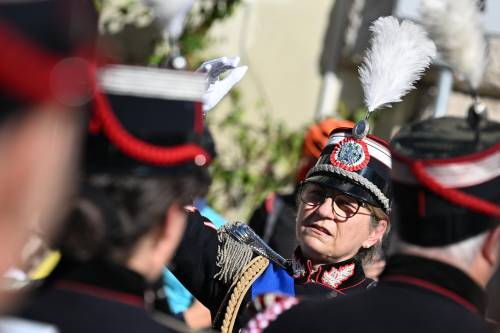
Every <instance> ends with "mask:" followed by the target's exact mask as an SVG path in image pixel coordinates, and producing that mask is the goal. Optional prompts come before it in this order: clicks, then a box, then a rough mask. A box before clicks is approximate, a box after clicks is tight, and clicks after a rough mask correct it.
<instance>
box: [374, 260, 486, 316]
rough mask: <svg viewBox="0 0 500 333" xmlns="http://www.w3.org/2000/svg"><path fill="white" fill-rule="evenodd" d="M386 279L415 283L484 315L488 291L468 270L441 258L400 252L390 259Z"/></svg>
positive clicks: (385, 271)
mask: <svg viewBox="0 0 500 333" xmlns="http://www.w3.org/2000/svg"><path fill="white" fill-rule="evenodd" d="M380 281H382V282H398V283H406V284H410V285H414V286H417V287H421V288H424V289H427V290H429V291H432V292H435V293H437V294H440V295H442V296H444V297H447V298H449V299H451V300H453V301H455V302H456V303H459V304H461V305H462V306H464V307H465V308H467V309H468V310H469V311H471V312H475V313H477V314H479V315H481V316H483V317H484V315H485V309H486V294H485V292H484V291H483V289H482V288H481V287H480V286H479V285H478V284H476V283H475V282H474V281H473V280H472V279H471V278H470V277H469V276H467V274H465V272H463V271H461V270H460V269H458V268H455V267H453V266H450V265H448V264H445V263H443V262H440V261H436V260H432V259H427V258H423V257H417V256H410V255H402V254H398V255H395V256H393V257H392V258H390V259H389V261H388V263H387V267H386V269H385V270H384V272H383V273H382V275H381V277H380Z"/></svg>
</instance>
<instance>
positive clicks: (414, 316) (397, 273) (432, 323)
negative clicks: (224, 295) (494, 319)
mask: <svg viewBox="0 0 500 333" xmlns="http://www.w3.org/2000/svg"><path fill="white" fill-rule="evenodd" d="M484 311H485V295H484V292H483V291H482V289H481V288H480V287H479V286H478V285H477V284H476V283H475V282H474V281H472V280H471V279H470V278H469V277H468V276H467V275H466V274H465V273H463V272H462V271H460V270H458V269H456V268H454V267H452V266H449V265H447V264H444V263H441V262H437V261H433V260H429V259H424V258H421V257H414V256H406V255H397V256H394V257H393V258H391V259H390V260H389V262H388V264H387V268H386V270H385V271H384V273H383V274H382V275H381V277H380V281H379V283H378V285H377V287H376V288H372V289H369V290H367V291H366V292H364V293H359V294H356V295H349V296H347V297H341V298H337V299H334V300H322V301H316V300H310V301H303V302H299V304H298V305H296V306H293V307H291V308H290V310H288V311H285V312H284V313H282V314H281V315H280V316H279V317H277V319H275V320H274V321H273V320H271V322H270V323H264V324H265V325H262V322H255V320H252V322H251V325H252V326H253V327H263V326H267V328H266V329H265V332H353V333H357V332H363V333H364V332H384V333H392V332H394V333H396V332H398V333H399V332H406V333H413V332H414V333H417V332H418V333H422V332H425V333H432V332H440V333H441V332H453V333H460V332H468V333H472V332H474V333H480V332H489V328H488V327H487V325H486V323H485V321H484V319H483V318H484ZM261 319H264V320H265V318H261ZM252 331H253V332H259V331H261V330H258V329H257V330H256V329H253V330H252Z"/></svg>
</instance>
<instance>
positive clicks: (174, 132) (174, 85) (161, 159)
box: [85, 66, 212, 175]
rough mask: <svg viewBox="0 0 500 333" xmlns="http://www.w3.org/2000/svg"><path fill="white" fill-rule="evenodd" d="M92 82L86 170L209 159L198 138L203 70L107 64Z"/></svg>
mask: <svg viewBox="0 0 500 333" xmlns="http://www.w3.org/2000/svg"><path fill="white" fill-rule="evenodd" d="M98 86H99V89H98V90H97V92H96V95H95V108H94V111H93V114H92V117H91V119H90V121H89V134H88V136H87V143H86V153H85V168H86V171H87V172H88V173H99V172H111V173H121V172H124V173H133V174H137V175H142V174H151V173H162V172H165V171H167V170H169V171H171V170H172V168H175V167H176V166H180V165H185V164H193V165H197V166H206V165H208V164H209V162H210V160H211V158H212V156H211V153H210V152H209V151H208V149H204V148H203V145H204V143H203V142H202V141H203V140H204V139H203V133H204V126H203V114H202V103H203V94H204V92H205V90H206V78H205V76H204V75H202V74H197V73H191V72H182V71H171V70H165V69H157V68H147V67H138V66H108V67H106V68H104V69H102V70H101V71H100V72H99V74H98Z"/></svg>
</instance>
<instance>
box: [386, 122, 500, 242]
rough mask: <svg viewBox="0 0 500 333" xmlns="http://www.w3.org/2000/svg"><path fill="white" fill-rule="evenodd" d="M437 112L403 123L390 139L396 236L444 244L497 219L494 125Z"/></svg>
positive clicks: (498, 137) (499, 147)
mask: <svg viewBox="0 0 500 333" xmlns="http://www.w3.org/2000/svg"><path fill="white" fill-rule="evenodd" d="M478 126H479V128H477V129H476V128H473V127H471V125H470V124H469V122H468V121H467V120H466V119H461V118H454V117H443V118H436V119H429V120H425V121H421V122H417V123H414V124H411V125H408V126H406V127H403V128H402V129H401V130H400V131H399V133H398V134H397V135H396V136H395V137H394V138H393V140H392V141H391V149H392V156H393V174H392V179H393V191H394V198H395V216H396V218H397V220H398V221H399V226H398V230H399V234H400V237H401V238H402V240H404V241H406V242H409V243H412V244H416V245H420V246H444V245H448V244H453V243H456V242H459V241H462V240H465V239H467V238H470V237H472V236H475V235H478V234H480V233H481V232H484V231H486V230H488V229H490V228H492V227H494V226H496V225H498V223H499V222H500V205H499V203H500V190H499V189H500V124H499V123H496V122H493V121H488V120H484V121H483V122H482V123H481V124H479V125H478Z"/></svg>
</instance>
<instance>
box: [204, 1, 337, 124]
mask: <svg viewBox="0 0 500 333" xmlns="http://www.w3.org/2000/svg"><path fill="white" fill-rule="evenodd" d="M333 3H334V1H333V0H314V1H296V0H272V1H270V0H244V1H243V3H242V4H241V5H240V6H239V7H238V8H237V10H236V12H235V13H234V15H233V16H232V17H231V18H229V19H227V20H225V21H223V22H221V23H218V24H217V25H216V26H214V27H213V28H212V29H211V34H210V36H211V38H213V40H214V43H213V44H212V46H211V47H210V48H209V49H208V50H207V51H206V54H205V55H206V57H218V56H223V55H227V56H235V55H239V56H240V57H241V59H242V61H241V64H244V65H248V66H249V72H248V74H247V76H246V77H245V78H244V80H243V81H242V82H241V83H240V89H241V92H242V97H243V99H244V106H245V110H247V111H249V117H250V118H253V117H252V116H251V115H252V112H253V111H254V110H255V108H256V107H259V106H258V105H259V104H261V103H263V107H264V108H265V111H266V112H270V113H271V114H272V116H273V117H274V118H275V119H278V120H281V121H284V122H285V123H286V125H288V126H290V127H291V128H298V127H300V126H302V125H304V124H306V123H308V122H311V121H313V119H314V114H315V108H316V103H317V99H318V94H319V88H320V83H321V77H320V74H319V70H318V62H319V57H320V53H321V49H322V43H323V38H324V30H325V29H326V25H327V20H328V16H329V12H330V10H331V6H332V5H333ZM225 109H226V110H227V102H226V103H222V104H221V105H220V106H219V107H218V109H216V110H214V113H217V116H220V115H223V114H224V110H225ZM252 120H254V119H252Z"/></svg>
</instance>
